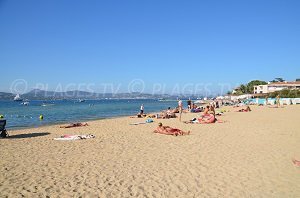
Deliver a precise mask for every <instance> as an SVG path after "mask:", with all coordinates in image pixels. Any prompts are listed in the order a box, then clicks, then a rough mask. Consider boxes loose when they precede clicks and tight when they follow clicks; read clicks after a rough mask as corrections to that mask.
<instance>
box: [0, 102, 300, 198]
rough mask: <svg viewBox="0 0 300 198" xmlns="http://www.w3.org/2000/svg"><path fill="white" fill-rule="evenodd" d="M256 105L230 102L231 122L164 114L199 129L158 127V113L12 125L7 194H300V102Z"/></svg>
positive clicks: (2, 156) (1, 165)
mask: <svg viewBox="0 0 300 198" xmlns="http://www.w3.org/2000/svg"><path fill="white" fill-rule="evenodd" d="M252 108H253V111H252V112H250V113H237V112H234V109H233V108H230V110H231V111H230V112H229V113H226V114H225V115H224V116H222V117H220V119H221V120H225V121H227V122H226V123H217V124H210V125H198V124H184V123H180V122H179V121H178V119H169V120H159V121H162V122H163V124H165V125H169V126H172V127H176V128H181V129H184V130H191V131H192V133H191V135H188V136H178V137H175V136H167V135H161V134H155V133H152V131H153V130H154V129H155V128H156V126H157V122H158V120H155V119H154V120H155V123H150V124H144V125H137V126H132V125H129V124H130V123H134V122H141V121H144V119H138V118H136V119H130V118H117V119H108V120H99V121H92V122H89V126H87V127H79V128H71V129H61V128H59V126H57V125H56V126H55V125H54V126H46V127H40V128H32V129H24V130H16V131H10V135H11V138H8V139H0V146H1V152H0V197H22V196H24V197H46V196H49V197H80V196H82V197H113V198H115V197H300V168H299V167H296V166H295V165H294V164H293V163H292V158H296V159H300V119H299V118H300V105H299V106H287V107H285V108H282V109H272V108H266V107H252ZM196 115H197V114H184V115H183V120H189V119H191V118H193V117H195V116H196ZM89 133H92V134H94V135H96V138H95V139H87V140H77V141H55V140H53V138H55V137H60V136H61V135H63V134H89Z"/></svg>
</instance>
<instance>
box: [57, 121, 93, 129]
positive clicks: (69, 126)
mask: <svg viewBox="0 0 300 198" xmlns="http://www.w3.org/2000/svg"><path fill="white" fill-rule="evenodd" d="M82 126H89V125H88V123H80V122H78V123H71V124H69V125H67V126H61V127H60V128H65V129H67V128H73V127H82Z"/></svg>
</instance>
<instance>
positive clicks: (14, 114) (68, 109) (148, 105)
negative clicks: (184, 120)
mask: <svg viewBox="0 0 300 198" xmlns="http://www.w3.org/2000/svg"><path fill="white" fill-rule="evenodd" d="M142 104H144V106H145V113H149V112H158V111H161V110H163V109H167V108H168V107H176V106H177V102H176V101H158V100H150V99H149V100H148V99H147V100H146V99H143V100H132V99H130V100H125V99H120V100H118V99H116V100H86V101H85V102H78V101H75V100H57V101H47V102H45V101H29V105H28V106H24V105H21V102H15V101H0V115H3V116H4V119H6V120H7V125H6V128H8V129H18V128H28V127H37V126H43V125H50V124H58V123H71V122H83V121H89V120H96V119H105V118H113V117H121V116H129V115H136V114H137V113H138V112H139V110H140V106H141V105H142ZM40 115H43V117H44V119H43V120H40V119H39V117H40Z"/></svg>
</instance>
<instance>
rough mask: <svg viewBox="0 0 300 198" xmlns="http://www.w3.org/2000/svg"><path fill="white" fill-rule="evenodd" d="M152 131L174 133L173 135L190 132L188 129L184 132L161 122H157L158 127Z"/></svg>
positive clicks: (166, 133)
mask: <svg viewBox="0 0 300 198" xmlns="http://www.w3.org/2000/svg"><path fill="white" fill-rule="evenodd" d="M153 132H154V133H160V134H165V135H175V136H178V135H189V134H190V131H188V132H185V131H182V130H180V129H176V128H172V127H169V126H163V124H162V123H159V124H158V127H157V128H156V130H154V131H153Z"/></svg>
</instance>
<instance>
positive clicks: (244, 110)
mask: <svg viewBox="0 0 300 198" xmlns="http://www.w3.org/2000/svg"><path fill="white" fill-rule="evenodd" d="M250 111H251V109H250V107H249V106H247V107H246V109H240V110H238V111H237V112H250Z"/></svg>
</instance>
